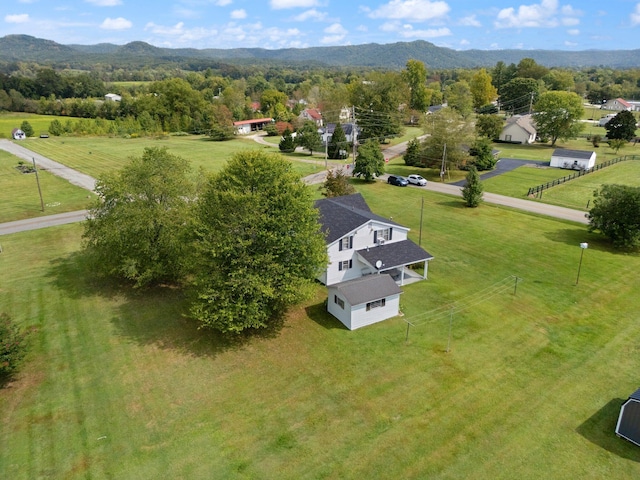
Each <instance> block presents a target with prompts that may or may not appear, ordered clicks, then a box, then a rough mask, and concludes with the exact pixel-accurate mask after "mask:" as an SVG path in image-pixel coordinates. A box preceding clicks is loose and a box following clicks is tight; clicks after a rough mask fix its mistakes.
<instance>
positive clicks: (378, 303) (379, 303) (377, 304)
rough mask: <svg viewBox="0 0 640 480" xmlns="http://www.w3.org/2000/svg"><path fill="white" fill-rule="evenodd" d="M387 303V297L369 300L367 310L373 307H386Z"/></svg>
mask: <svg viewBox="0 0 640 480" xmlns="http://www.w3.org/2000/svg"><path fill="white" fill-rule="evenodd" d="M386 303H387V302H386V298H383V299H381V300H376V301H375V302H369V303H367V312H368V311H369V310H371V309H372V308H378V307H384V306H385V304H386Z"/></svg>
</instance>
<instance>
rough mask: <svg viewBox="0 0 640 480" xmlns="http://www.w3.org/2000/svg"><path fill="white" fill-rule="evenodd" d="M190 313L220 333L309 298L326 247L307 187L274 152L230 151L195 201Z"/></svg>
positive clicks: (266, 322) (270, 317)
mask: <svg viewBox="0 0 640 480" xmlns="http://www.w3.org/2000/svg"><path fill="white" fill-rule="evenodd" d="M196 212H197V213H196V225H197V239H198V241H197V242H196V244H195V245H196V247H195V249H196V251H195V256H196V259H197V261H196V262H194V263H195V264H196V265H197V271H196V272H195V275H194V288H195V299H194V301H193V304H192V307H191V313H192V315H193V316H194V317H195V318H196V319H198V320H199V321H200V322H201V323H202V325H203V326H206V327H211V328H213V329H216V330H220V331H222V332H240V331H242V330H245V329H257V328H263V327H268V326H270V325H272V324H273V322H274V321H277V320H279V319H280V317H281V315H282V314H283V313H284V312H285V310H286V309H287V308H288V307H290V306H292V305H294V304H296V303H298V302H300V301H302V300H304V299H306V298H308V296H309V295H310V294H312V292H313V285H314V279H315V277H316V275H317V274H318V272H319V271H321V270H322V268H324V267H325V266H326V263H327V253H326V246H325V242H324V237H323V235H322V233H321V231H320V224H319V222H318V212H317V210H316V209H315V208H314V207H313V200H312V198H311V192H310V188H309V187H307V186H306V185H305V184H304V183H303V182H302V181H301V180H300V178H299V176H298V175H297V174H296V173H295V172H294V171H293V170H292V167H291V164H290V163H289V162H287V161H286V160H285V159H284V158H282V157H281V156H280V155H279V154H267V153H264V152H261V151H244V152H240V153H237V154H236V155H235V156H234V157H233V158H232V159H231V160H230V161H229V162H228V163H227V165H226V166H225V167H224V168H223V169H222V170H221V171H220V172H219V173H217V174H214V175H212V176H211V177H210V179H209V180H208V181H207V183H206V185H205V186H204V188H203V191H202V193H201V195H200V196H199V199H198V203H197V207H196Z"/></svg>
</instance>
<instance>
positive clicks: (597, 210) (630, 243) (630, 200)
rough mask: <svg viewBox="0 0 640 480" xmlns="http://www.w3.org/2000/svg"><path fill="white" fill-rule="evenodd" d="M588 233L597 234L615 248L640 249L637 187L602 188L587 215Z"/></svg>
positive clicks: (639, 216)
mask: <svg viewBox="0 0 640 480" xmlns="http://www.w3.org/2000/svg"><path fill="white" fill-rule="evenodd" d="M588 218H589V230H590V231H600V232H601V233H602V234H604V235H605V236H606V237H608V238H610V239H611V240H612V241H613V244H614V245H615V246H616V247H619V248H637V247H638V246H640V187H631V186H627V185H603V186H602V188H601V189H600V190H597V191H596V192H595V198H594V200H593V207H592V208H591V210H590V211H589V213H588Z"/></svg>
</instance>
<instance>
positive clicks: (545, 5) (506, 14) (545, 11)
mask: <svg viewBox="0 0 640 480" xmlns="http://www.w3.org/2000/svg"><path fill="white" fill-rule="evenodd" d="M581 15H583V13H582V11H580V10H576V9H574V8H573V7H572V6H571V5H563V6H559V5H558V0H541V2H540V3H536V4H533V5H520V6H519V7H518V10H517V11H516V9H515V8H513V7H509V8H503V9H502V10H500V11H499V12H498V16H497V17H496V21H495V22H494V25H495V27H496V28H526V27H557V26H558V25H560V24H562V25H564V26H573V25H578V24H579V23H580V20H579V19H578V18H577V17H579V16H581ZM558 16H560V17H561V18H560V19H558Z"/></svg>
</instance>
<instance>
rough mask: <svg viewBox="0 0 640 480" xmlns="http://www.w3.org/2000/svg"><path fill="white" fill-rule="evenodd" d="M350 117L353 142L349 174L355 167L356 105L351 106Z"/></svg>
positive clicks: (356, 137)
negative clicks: (351, 119) (351, 163)
mask: <svg viewBox="0 0 640 480" xmlns="http://www.w3.org/2000/svg"><path fill="white" fill-rule="evenodd" d="M351 117H352V118H353V125H352V127H351V130H352V132H351V143H352V144H353V165H352V167H351V174H353V171H354V170H355V168H356V143H357V141H358V123H357V122H356V107H355V105H353V106H352V107H351Z"/></svg>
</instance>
